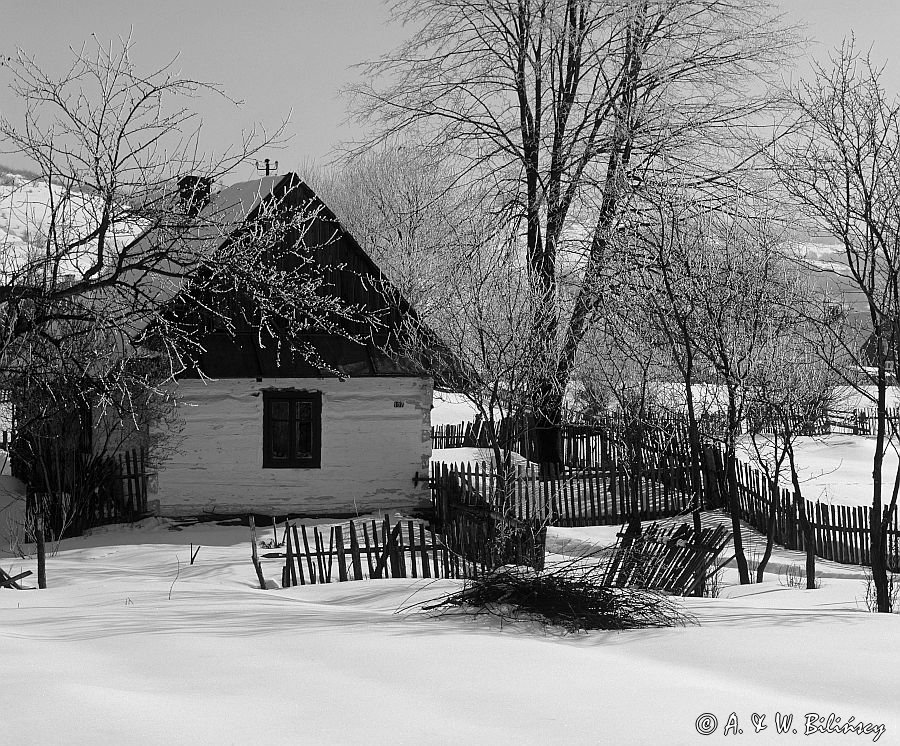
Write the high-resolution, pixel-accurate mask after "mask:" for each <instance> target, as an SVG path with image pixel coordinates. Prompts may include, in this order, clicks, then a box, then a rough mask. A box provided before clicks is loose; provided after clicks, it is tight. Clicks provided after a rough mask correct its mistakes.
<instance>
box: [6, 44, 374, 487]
mask: <svg viewBox="0 0 900 746" xmlns="http://www.w3.org/2000/svg"><path fill="white" fill-rule="evenodd" d="M130 49H131V42H130V40H126V41H124V42H122V43H121V44H119V45H110V46H109V47H102V46H99V45H96V46H95V47H84V48H82V49H81V50H78V51H76V52H74V57H73V61H72V64H71V67H70V68H69V69H68V70H67V71H66V72H64V73H63V74H62V75H60V76H57V77H54V76H52V75H50V74H48V73H46V72H45V71H44V70H43V69H42V68H41V67H40V66H39V64H38V63H37V62H36V61H35V60H34V59H32V58H30V57H28V56H27V55H26V54H25V53H24V52H19V53H18V54H17V55H16V56H15V57H14V58H5V59H4V60H3V62H2V65H0V73H2V74H4V75H6V76H7V77H8V79H9V83H8V84H9V89H10V91H11V92H12V94H13V95H15V96H17V97H18V98H19V99H20V100H21V101H22V102H23V104H24V115H23V118H22V121H21V122H16V123H14V122H12V121H10V120H8V119H6V118H0V140H2V143H3V147H4V148H5V149H6V150H7V151H10V152H15V153H17V154H18V155H20V156H22V157H24V158H26V159H28V160H29V162H31V163H32V164H33V165H34V168H35V170H36V171H37V172H38V173H39V177H38V178H37V179H34V180H31V181H29V182H27V183H23V184H18V186H17V187H16V188H17V189H18V190H20V191H22V192H26V191H27V190H29V189H37V190H42V191H43V193H44V194H46V201H47V204H46V205H45V209H43V208H44V206H43V205H41V203H40V199H39V200H38V201H37V203H35V202H34V201H33V200H32V201H31V202H29V201H28V200H27V199H25V198H23V199H21V200H18V201H16V199H12V200H11V201H12V202H13V203H15V204H21V205H23V206H24V207H23V213H22V214H21V215H20V218H21V219H22V220H23V222H25V224H26V226H27V228H28V234H29V238H30V241H29V242H22V241H19V240H17V237H15V236H12V235H7V236H6V238H5V240H4V241H3V244H2V251H0V389H6V390H12V391H14V392H16V393H17V394H18V398H19V404H20V405H21V406H20V407H19V409H20V410H21V414H22V415H23V418H20V422H19V424H20V426H26V427H27V429H28V430H29V438H31V442H30V446H34V447H30V446H29V445H28V443H27V441H28V439H27V438H26V439H23V440H22V441H21V442H20V443H19V445H20V446H21V448H19V450H18V453H17V455H18V456H20V457H23V458H24V457H27V456H28V455H29V453H30V454H32V456H34V454H35V453H41V450H40V449H39V448H37V440H40V437H41V433H42V432H46V431H47V430H48V428H52V423H54V422H56V423H62V422H73V430H77V429H78V428H77V427H76V425H77V422H74V421H73V417H74V418H75V420H77V416H76V415H77V414H78V412H79V411H81V410H86V411H89V412H92V413H94V414H96V415H99V417H100V419H101V420H103V427H104V428H105V430H104V433H105V436H104V437H106V436H108V437H110V438H112V437H115V438H124V439H127V438H129V437H131V436H132V435H133V434H134V433H135V432H143V433H144V434H146V430H147V425H148V423H147V417H148V416H149V415H150V414H151V413H153V414H154V416H155V417H156V416H157V415H158V417H156V418H157V420H158V419H159V418H160V417H163V416H164V414H165V412H166V411H167V402H168V401H169V400H170V398H171V397H170V392H169V389H168V388H167V387H166V386H165V383H166V382H167V381H169V380H171V379H172V378H173V377H174V376H175V375H177V374H178V373H179V372H181V371H183V370H184V369H185V368H186V367H189V366H192V365H194V364H195V363H196V361H197V358H198V355H199V354H200V353H201V352H202V348H201V346H200V341H201V339H202V336H203V334H205V333H206V332H208V331H209V330H210V329H211V328H220V329H223V330H226V331H229V330H230V331H233V330H234V329H235V328H236V327H237V326H239V325H244V326H249V327H250V328H252V329H254V330H256V331H257V333H258V335H259V336H260V339H261V340H265V342H266V343H268V344H276V345H278V346H279V347H280V348H281V349H282V350H284V351H285V352H290V353H296V354H298V355H301V356H304V357H307V358H308V359H311V360H313V361H314V362H321V361H318V359H317V357H316V353H315V350H314V349H313V348H312V346H311V345H310V344H309V343H308V342H307V341H306V338H305V336H304V335H305V333H306V332H308V331H309V330H311V329H313V328H314V329H315V330H317V331H333V332H335V333H339V334H342V335H343V336H354V335H356V336H366V335H367V333H368V331H369V329H370V323H377V322H376V320H375V318H374V316H373V314H372V313H370V311H369V310H368V309H364V308H361V307H360V308H357V307H352V306H348V305H347V304H344V303H343V302H342V301H341V300H340V299H338V298H337V297H335V296H334V294H333V293H329V292H328V291H327V287H326V286H327V284H328V278H327V270H326V269H325V268H323V267H322V266H321V265H320V263H319V262H318V261H317V253H316V252H317V249H318V248H320V247H321V246H322V245H324V244H327V243H328V241H329V240H330V239H329V238H328V237H327V236H326V237H324V238H323V237H321V236H319V235H318V233H316V234H315V235H313V233H314V232H311V231H310V227H311V226H312V225H313V224H314V219H315V218H316V216H317V212H318V210H319V209H320V208H319V207H317V206H316V205H315V204H313V203H309V204H304V205H297V204H294V203H291V204H288V202H289V201H285V202H284V203H282V202H279V201H278V200H261V202H262V203H261V204H260V205H259V207H258V209H256V211H255V214H254V220H253V221H252V222H251V223H245V222H244V218H245V217H246V214H247V210H248V209H249V208H250V207H251V206H252V204H253V203H254V199H259V198H260V197H261V196H264V195H258V196H257V198H254V195H246V197H247V198H248V199H250V203H249V204H244V203H242V202H241V201H240V200H237V201H234V200H229V199H227V198H226V196H223V195H228V190H223V191H217V190H216V188H215V182H216V181H217V180H219V179H221V178H223V177H225V176H226V175H227V174H229V173H230V172H231V171H233V170H234V168H235V167H237V166H239V165H241V164H242V163H244V162H246V160H247V159H248V158H250V157H252V156H253V155H254V154H255V153H257V152H258V150H259V149H260V148H262V147H266V146H270V145H273V144H276V143H277V141H278V138H279V137H280V134H281V128H279V129H278V130H276V132H275V133H273V134H272V135H266V134H265V133H263V134H261V135H257V134H256V133H254V132H250V133H243V134H242V135H240V137H238V138H236V145H235V146H234V147H233V148H232V149H231V150H230V151H228V152H226V153H224V154H221V155H218V156H213V155H207V154H204V153H203V151H202V145H201V142H200V131H201V130H200V124H201V123H200V121H199V119H198V118H197V117H196V115H195V114H193V113H192V112H191V111H190V109H189V108H188V106H189V104H190V100H191V98H192V97H194V96H197V95H199V94H201V93H203V92H206V93H211V94H213V95H224V93H222V91H221V90H220V89H218V88H217V87H215V86H212V85H208V84H204V83H201V82H198V81H194V80H191V79H189V78H184V77H181V76H179V75H177V74H176V73H175V72H174V71H173V69H172V68H171V66H164V67H162V68H160V69H157V70H151V71H149V72H144V71H141V70H138V69H137V68H136V67H135V65H134V64H133V62H132V60H131V57H130ZM13 196H14V197H15V193H14V195H13ZM37 208H41V209H37ZM175 310H177V311H178V312H177V313H176V312H174V311H175ZM320 367H327V366H325V365H321V366H320ZM38 394H39V395H40V396H39V398H34V399H32V395H35V396H36V395H38ZM26 420H28V421H27V422H26ZM94 424H97V422H96V420H95V423H94ZM95 429H96V428H95ZM73 437H74V436H73ZM145 442H146V441H145ZM94 445H95V446H96V447H97V448H98V450H99V448H100V444H94ZM157 451H158V453H159V449H157ZM40 461H41V459H40V458H35V459H33V466H34V467H35V469H39V468H40ZM35 481H37V478H35ZM45 486H46V485H45ZM36 489H37V488H36ZM57 492H58V490H57ZM58 497H59V496H58Z"/></svg>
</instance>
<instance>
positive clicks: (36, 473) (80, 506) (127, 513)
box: [24, 449, 149, 539]
mask: <svg viewBox="0 0 900 746" xmlns="http://www.w3.org/2000/svg"><path fill="white" fill-rule="evenodd" d="M38 466H39V468H38ZM24 479H25V482H26V486H27V500H26V509H27V511H29V512H30V513H40V514H41V516H42V522H43V525H44V526H45V527H46V529H47V530H48V531H49V532H50V534H51V535H52V537H53V538H57V539H58V538H62V537H69V536H80V535H81V534H82V533H83V532H84V531H85V530H86V529H89V528H93V527H94V526H101V525H104V524H109V523H122V522H127V521H134V520H138V519H139V518H142V517H143V516H144V515H146V513H147V486H148V481H149V474H148V470H147V452H146V450H145V449H132V450H129V451H125V452H122V453H118V454H116V455H115V456H103V455H98V454H91V453H73V452H69V451H62V450H55V451H48V452H46V453H44V454H43V455H42V456H40V460H39V461H38V460H37V459H35V460H34V462H33V464H32V465H31V467H30V468H28V469H26V471H25V473H24ZM48 487H49V490H50V491H49V492H48V491H47V490H48Z"/></svg>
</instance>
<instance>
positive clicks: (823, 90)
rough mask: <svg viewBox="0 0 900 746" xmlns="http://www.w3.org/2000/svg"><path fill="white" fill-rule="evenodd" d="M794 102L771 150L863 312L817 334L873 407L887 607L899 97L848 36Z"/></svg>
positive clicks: (877, 561) (899, 237) (898, 272)
mask: <svg viewBox="0 0 900 746" xmlns="http://www.w3.org/2000/svg"><path fill="white" fill-rule="evenodd" d="M796 104H797V106H798V109H799V114H800V117H799V121H798V122H797V126H796V128H795V129H794V130H793V131H792V132H791V133H790V134H789V135H787V136H786V137H785V139H784V141H783V144H782V145H781V147H780V148H779V151H778V153H777V161H776V166H777V167H779V170H780V173H781V176H782V180H783V183H784V184H785V186H786V188H787V189H788V191H789V192H790V194H791V196H792V197H793V198H794V199H795V200H796V202H797V204H798V205H800V206H801V207H802V209H803V210H804V211H805V212H806V214H807V215H808V216H809V217H811V218H812V220H813V221H814V222H815V223H816V225H818V226H819V227H820V228H821V229H822V230H825V231H827V232H828V233H829V234H830V235H832V236H834V237H835V238H836V239H837V240H838V241H839V242H840V247H841V254H842V256H841V261H840V262H838V263H837V266H834V267H832V268H831V271H832V272H833V273H834V274H835V275H836V276H837V278H838V282H840V283H842V284H844V285H847V284H849V285H850V286H851V287H852V289H853V291H854V293H853V296H855V297H852V298H850V300H851V301H855V303H856V304H859V305H860V306H861V307H862V308H863V309H864V313H865V316H866V321H867V324H866V327H867V328H866V330H865V331H866V332H867V333H868V335H869V340H868V344H864V341H865V340H864V339H862V338H860V337H859V336H858V335H851V336H849V337H847V336H839V335H838V334H836V333H835V332H836V331H845V330H846V328H847V325H844V324H836V325H826V326H824V327H822V331H823V333H824V334H825V336H826V343H827V344H829V345H830V346H832V347H836V348H837V349H838V350H839V351H840V352H842V353H843V355H842V356H841V358H842V361H843V363H844V364H842V365H840V366H836V367H835V370H836V371H837V372H839V373H841V374H842V375H844V376H845V378H846V381H847V382H848V383H850V384H851V385H852V386H854V387H855V388H856V390H857V391H858V392H859V393H861V394H862V395H863V396H865V397H866V398H868V399H869V400H870V401H871V402H872V403H873V404H874V406H875V408H876V411H877V426H876V436H875V453H874V456H873V464H872V465H873V470H872V475H873V484H872V508H871V514H870V543H871V556H872V578H873V582H874V585H875V589H876V596H877V607H878V611H880V612H889V611H890V610H891V608H890V607H891V599H890V593H889V588H888V578H887V556H886V552H887V546H886V537H887V529H888V524H889V521H890V515H891V512H892V511H894V510H896V505H897V493H898V487H900V474H898V477H897V479H895V481H894V486H893V490H892V492H891V496H890V498H889V500H888V503H887V506H886V509H885V503H884V499H883V483H882V466H883V463H884V455H885V453H886V450H887V448H888V447H890V445H891V442H892V439H893V437H894V433H895V431H896V428H895V427H894V425H895V424H896V423H892V422H891V421H890V419H889V417H888V414H887V392H888V386H889V383H890V380H891V376H892V371H896V370H897V363H898V346H897V344H898V340H900V333H898V332H900V327H898V325H900V103H898V102H897V100H896V99H895V98H892V97H890V96H889V95H888V94H887V92H886V91H885V90H884V88H883V87H882V84H881V80H880V71H879V70H878V69H877V68H876V67H875V66H874V65H873V63H872V61H871V60H870V59H869V58H868V57H861V56H860V55H859V54H857V52H856V51H855V49H854V46H853V42H852V41H851V42H846V43H845V44H844V46H843V47H842V48H841V49H840V50H839V51H838V52H837V53H836V55H835V56H834V58H833V60H832V64H831V65H830V66H828V67H826V66H821V67H818V68H817V69H816V72H815V77H814V79H813V80H812V81H811V82H809V83H806V84H804V85H803V86H802V87H800V88H799V89H798V90H797V92H796ZM863 371H865V373H864V374H863V375H861V373H863ZM870 387H872V388H874V393H873V392H872V388H870Z"/></svg>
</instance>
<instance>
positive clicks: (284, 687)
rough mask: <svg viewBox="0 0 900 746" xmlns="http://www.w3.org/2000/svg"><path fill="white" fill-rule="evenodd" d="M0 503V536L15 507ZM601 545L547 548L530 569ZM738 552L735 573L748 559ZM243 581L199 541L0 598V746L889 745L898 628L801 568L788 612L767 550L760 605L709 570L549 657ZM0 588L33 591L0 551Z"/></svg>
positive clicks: (407, 601) (161, 537)
mask: <svg viewBox="0 0 900 746" xmlns="http://www.w3.org/2000/svg"><path fill="white" fill-rule="evenodd" d="M457 414H458V412H454V413H453V414H452V416H451V417H450V418H448V419H447V420H446V421H447V422H459V421H461V420H462V419H465V418H456V419H453V417H455V416H456V415H457ZM836 437H837V436H836ZM868 442H869V439H865V438H849V437H846V436H841V438H840V440H836V441H834V442H824V441H822V442H814V441H810V443H809V445H808V447H805V448H804V450H803V453H804V459H805V460H806V463H807V465H809V466H810V468H811V469H816V468H819V467H820V466H822V465H824V464H833V463H834V461H835V460H839V461H840V468H839V469H838V470H837V471H835V472H833V474H837V473H838V472H840V470H841V469H846V471H845V472H844V473H845V474H846V475H851V474H853V475H855V476H854V477H852V478H851V476H847V477H846V478H845V481H846V483H847V484H848V485H849V484H852V479H855V478H860V475H861V474H863V475H864V470H865V463H866V462H865V453H864V451H865V448H866V444H867V443H868ZM816 443H818V445H816ZM869 447H870V446H869ZM819 449H821V450H819ZM836 454H837V455H836ZM442 455H443V454H441V453H439V452H438V453H436V454H435V457H437V458H440V457H442ZM459 455H465V456H466V458H468V459H478V458H480V456H481V454H478V453H471V454H459ZM0 458H2V456H0ZM833 474H832V476H831V478H833ZM0 480H2V481H0V495H5V502H4V500H3V499H0V513H3V514H4V515H0V526H2V524H3V520H5V515H7V514H11V513H12V512H13V511H15V510H17V509H20V508H21V500H17V499H12V498H15V497H16V496H20V494H21V485H19V484H18V483H17V482H16V481H15V480H13V479H12V478H11V477H8V476H0ZM810 484H811V483H810ZM709 520H723V519H722V518H718V519H717V518H716V517H715V516H713V517H710V518H709ZM616 530H617V529H616V527H597V528H573V529H562V528H551V529H550V530H549V532H548V552H549V553H550V560H551V561H553V560H564V559H565V558H567V557H575V556H583V555H584V554H586V553H590V552H596V551H597V550H598V549H599V548H602V547H604V546H608V545H610V544H611V543H612V542H613V541H614V540H615V533H616ZM2 533H3V532H2V531H0V534H2ZM260 538H271V534H270V531H267V530H263V531H261V537H260ZM745 541H746V543H747V546H748V556H749V557H750V559H751V561H754V560H755V558H757V557H758V556H759V555H760V553H761V547H762V541H761V538H760V537H759V536H758V535H756V534H754V533H753V532H751V531H749V530H747V531H745ZM192 545H193V546H194V547H196V546H198V545H199V546H200V547H201V548H200V550H199V553H198V554H197V559H196V562H195V564H193V565H191V564H190V552H191V546H192ZM23 548H24V550H25V551H26V552H29V551H30V550H31V547H30V546H28V545H25V546H24V547H23ZM263 563H264V574H265V576H266V577H267V579H268V580H269V586H270V589H269V590H266V591H262V590H259V589H258V588H257V587H256V577H255V573H254V570H253V567H252V565H251V563H250V544H249V531H248V529H246V528H243V527H235V526H222V525H216V524H189V525H184V524H176V523H173V522H169V521H165V520H161V519H147V520H145V521H143V522H142V523H140V524H137V525H134V526H130V525H123V526H114V527H109V528H107V529H103V530H98V531H95V532H94V533H93V534H92V535H90V536H86V537H80V538H76V539H70V540H66V541H64V542H62V544H61V546H60V547H59V551H58V552H56V553H55V554H54V555H53V556H51V557H50V558H49V559H48V569H47V573H48V581H49V586H50V587H49V588H48V589H46V590H43V591H37V590H26V591H14V590H0V662H2V664H0V665H2V670H3V672H4V674H5V680H6V682H7V686H6V687H4V692H3V699H2V709H0V713H2V714H0V744H6V743H9V744H16V745H17V746H29V745H31V744H34V745H37V744H40V745H41V746H44V745H46V744H90V745H91V746H105V745H106V744H110V745H112V744H115V745H116V746H120V745H121V744H129V745H131V744H159V743H171V744H182V743H189V744H198V745H203V744H217V745H218V744H246V743H267V744H288V743H290V744H295V743H313V744H354V745H355V744H361V743H378V744H381V743H386V744H416V746H419V745H421V744H429V745H430V744H492V745H493V744H500V745H502V744H526V745H527V744H565V745H566V746H569V745H579V744H623V745H626V746H627V745H630V744H638V745H643V744H654V745H655V744H672V745H675V746H678V745H680V744H711V743H722V742H725V743H728V742H731V741H735V742H741V743H748V744H784V743H811V744H819V743H824V744H841V743H857V742H861V743H869V742H875V741H876V737H878V743H887V744H891V743H900V706H898V705H897V701H896V684H897V677H898V672H900V645H897V644H896V640H897V639H898V638H900V615H896V614H894V615H877V614H870V613H868V612H867V610H866V604H865V595H866V580H865V570H864V569H863V568H859V567H855V566H849V565H840V564H837V563H831V562H824V561H821V562H819V575H820V578H821V588H819V589H817V590H813V591H807V590H804V589H799V588H795V587H791V586H790V585H789V581H788V578H789V577H790V576H794V575H796V574H797V573H798V572H799V568H801V567H802V565H803V557H802V555H801V554H800V553H797V552H790V551H786V550H776V552H775V555H774V556H773V558H772V560H771V562H770V564H769V572H768V573H767V575H766V579H765V582H763V583H761V584H754V585H751V586H743V587H741V586H738V585H737V584H736V577H735V571H734V570H733V568H731V567H728V568H726V569H725V570H724V571H723V573H722V579H721V585H722V590H721V593H720V595H719V597H718V598H704V599H693V598H692V599H683V600H680V601H679V603H681V604H683V606H684V609H685V610H686V611H687V612H688V613H690V614H691V615H692V616H693V618H694V619H695V621H696V624H693V625H689V626H686V627H681V628H672V629H651V630H634V631H628V632H592V633H590V634H581V635H561V634H559V633H557V632H554V631H553V630H543V629H541V628H538V627H535V626H533V625H527V624H505V625H502V626H501V625H500V624H499V623H497V622H496V621H493V620H490V619H485V618H479V619H472V618H469V617H463V616H444V617H440V618H436V617H434V616H432V615H429V614H428V613H426V612H424V611H422V610H421V604H422V603H425V602H427V601H429V600H432V599H434V598H436V597H438V596H440V595H441V594H442V593H444V592H447V591H450V590H452V589H454V588H457V587H458V582H457V581H448V580H440V581H433V580H432V581H428V580H397V579H395V580H376V581H362V582H348V583H335V584H331V585H324V586H301V587H295V588H289V589H282V588H279V587H278V580H279V579H280V570H281V561H280V560H277V559H264V560H263ZM0 566H2V567H3V569H4V570H6V571H7V572H9V573H11V574H16V573H18V572H21V571H24V570H32V571H34V570H35V569H36V567H35V561H34V558H33V556H31V555H30V554H27V555H26V556H25V557H20V556H17V555H16V554H15V553H14V552H13V551H10V548H9V547H8V546H7V545H6V544H3V545H0ZM28 581H33V576H32V577H31V578H28ZM785 716H791V717H792V718H793V719H792V720H791V721H790V724H789V725H785V724H786V722H787V721H786V720H784V717H785ZM829 717H832V719H831V720H830V721H829V720H828V718H829ZM851 719H852V720H851ZM829 722H830V726H831V728H832V730H834V729H835V728H839V727H840V726H843V725H845V724H847V723H848V722H850V723H851V724H853V725H854V726H855V725H856V724H863V725H865V726H869V727H870V730H869V732H867V733H865V734H863V735H857V734H856V733H843V734H842V733H838V732H832V733H824V732H821V731H820V730H819V729H820V728H822V727H826V726H827V725H828V723H829ZM779 725H780V726H781V728H782V729H784V730H785V731H786V732H784V733H780V732H778V730H779V727H778V726H779ZM707 728H711V730H712V732H711V734H710V735H702V734H701V733H700V732H699V731H705V729H707ZM811 728H812V729H814V730H812V731H811V730H810V729H811ZM882 729H883V730H882ZM795 731H796V732H795ZM873 731H874V732H873ZM879 734H881V735H880V737H879ZM807 736H808V737H807Z"/></svg>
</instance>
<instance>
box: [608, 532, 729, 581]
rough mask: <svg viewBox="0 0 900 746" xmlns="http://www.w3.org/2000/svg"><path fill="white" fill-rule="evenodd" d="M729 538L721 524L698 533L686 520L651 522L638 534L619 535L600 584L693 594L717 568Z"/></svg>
mask: <svg viewBox="0 0 900 746" xmlns="http://www.w3.org/2000/svg"><path fill="white" fill-rule="evenodd" d="M730 541H731V532H730V531H728V530H727V529H726V528H725V527H724V526H706V527H703V528H702V529H701V530H700V532H699V534H698V533H697V532H696V531H695V530H694V528H693V526H692V525H690V524H688V523H670V524H664V523H656V522H654V523H651V524H650V525H649V526H645V527H643V529H642V530H641V533H640V534H639V535H637V536H629V535H628V533H627V532H625V533H623V534H620V535H619V541H618V542H617V543H616V546H615V547H614V550H613V553H612V557H611V559H610V561H609V564H608V565H607V566H606V569H605V573H604V578H603V583H604V584H605V585H611V586H617V587H620V588H624V587H629V588H652V589H655V590H661V591H665V592H667V593H674V594H677V595H681V596H689V595H693V594H694V593H695V592H696V591H697V590H698V588H699V587H701V586H702V584H703V583H704V582H705V581H706V579H707V578H708V577H709V576H710V575H711V574H712V573H714V572H715V571H716V569H717V567H716V561H717V559H718V557H719V556H720V555H721V554H722V553H723V551H724V550H725V548H726V547H727V546H728V544H729V542H730Z"/></svg>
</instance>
